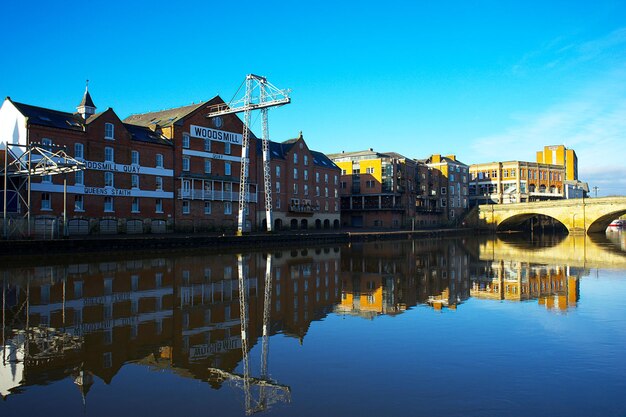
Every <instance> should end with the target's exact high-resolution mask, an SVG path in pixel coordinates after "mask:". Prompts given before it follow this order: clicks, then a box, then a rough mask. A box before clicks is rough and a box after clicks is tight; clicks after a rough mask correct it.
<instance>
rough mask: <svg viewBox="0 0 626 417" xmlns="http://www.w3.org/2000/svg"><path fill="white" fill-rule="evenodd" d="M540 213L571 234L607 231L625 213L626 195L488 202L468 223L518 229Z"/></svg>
mask: <svg viewBox="0 0 626 417" xmlns="http://www.w3.org/2000/svg"><path fill="white" fill-rule="evenodd" d="M539 214H541V215H544V216H548V217H551V218H553V219H555V220H557V221H559V222H560V223H562V224H563V225H564V226H565V227H566V228H567V231H568V232H569V233H573V234H582V233H598V232H604V230H605V229H606V228H607V226H608V225H609V224H610V223H611V221H613V220H614V219H616V218H618V217H620V216H622V215H624V214H626V197H602V198H578V199H569V200H556V201H554V200H553V201H535V202H532V203H516V204H485V205H480V206H478V207H476V208H474V210H473V211H472V212H471V213H470V214H469V215H468V218H467V220H466V223H467V225H468V226H474V227H479V228H488V229H491V230H496V231H501V230H509V229H512V228H515V227H516V226H518V225H520V224H522V223H523V222H525V221H526V220H528V219H530V218H531V217H534V216H536V215H539Z"/></svg>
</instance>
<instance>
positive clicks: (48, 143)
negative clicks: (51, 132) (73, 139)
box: [41, 138, 52, 150]
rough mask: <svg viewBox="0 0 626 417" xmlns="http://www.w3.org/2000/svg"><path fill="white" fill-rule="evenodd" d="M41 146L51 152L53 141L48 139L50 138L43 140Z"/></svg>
mask: <svg viewBox="0 0 626 417" xmlns="http://www.w3.org/2000/svg"><path fill="white" fill-rule="evenodd" d="M41 145H42V147H43V148H45V149H48V150H50V149H51V148H52V139H48V138H43V139H41Z"/></svg>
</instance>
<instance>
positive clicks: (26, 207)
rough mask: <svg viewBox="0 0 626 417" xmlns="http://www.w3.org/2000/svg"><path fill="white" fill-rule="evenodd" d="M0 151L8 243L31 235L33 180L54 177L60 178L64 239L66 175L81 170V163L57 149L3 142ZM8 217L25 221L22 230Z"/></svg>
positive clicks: (49, 146) (40, 145)
mask: <svg viewBox="0 0 626 417" xmlns="http://www.w3.org/2000/svg"><path fill="white" fill-rule="evenodd" d="M0 151H2V152H1V153H2V154H3V155H2V157H3V163H2V165H1V166H0V177H2V181H3V189H2V193H3V207H2V209H3V218H2V219H3V221H2V226H3V230H2V236H3V237H4V238H5V239H8V238H9V237H10V236H13V235H26V236H31V235H32V227H31V211H32V210H31V208H32V201H31V188H32V187H31V186H32V181H33V178H37V177H40V178H43V177H44V176H54V175H63V235H64V236H67V174H68V173H72V172H76V171H81V170H84V169H85V164H84V162H81V161H79V160H77V159H75V158H73V157H71V156H69V155H68V154H67V152H66V148H65V147H63V146H57V145H49V144H45V145H44V144H41V143H31V144H28V145H18V144H11V143H8V142H5V143H0ZM9 193H11V194H10V195H9ZM9 199H11V202H12V204H15V211H14V212H13V213H12V214H11V215H10V213H9ZM11 217H13V218H18V219H19V218H21V219H23V220H25V230H24V228H22V227H21V226H22V225H23V224H24V222H10V220H11ZM20 229H21V230H20Z"/></svg>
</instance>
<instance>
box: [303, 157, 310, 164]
mask: <svg viewBox="0 0 626 417" xmlns="http://www.w3.org/2000/svg"><path fill="white" fill-rule="evenodd" d="M303 159H304V165H309V156H308V155H304V157H303Z"/></svg>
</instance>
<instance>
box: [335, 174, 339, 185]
mask: <svg viewBox="0 0 626 417" xmlns="http://www.w3.org/2000/svg"><path fill="white" fill-rule="evenodd" d="M338 184H339V178H338V177H337V176H336V175H335V185H338Z"/></svg>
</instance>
